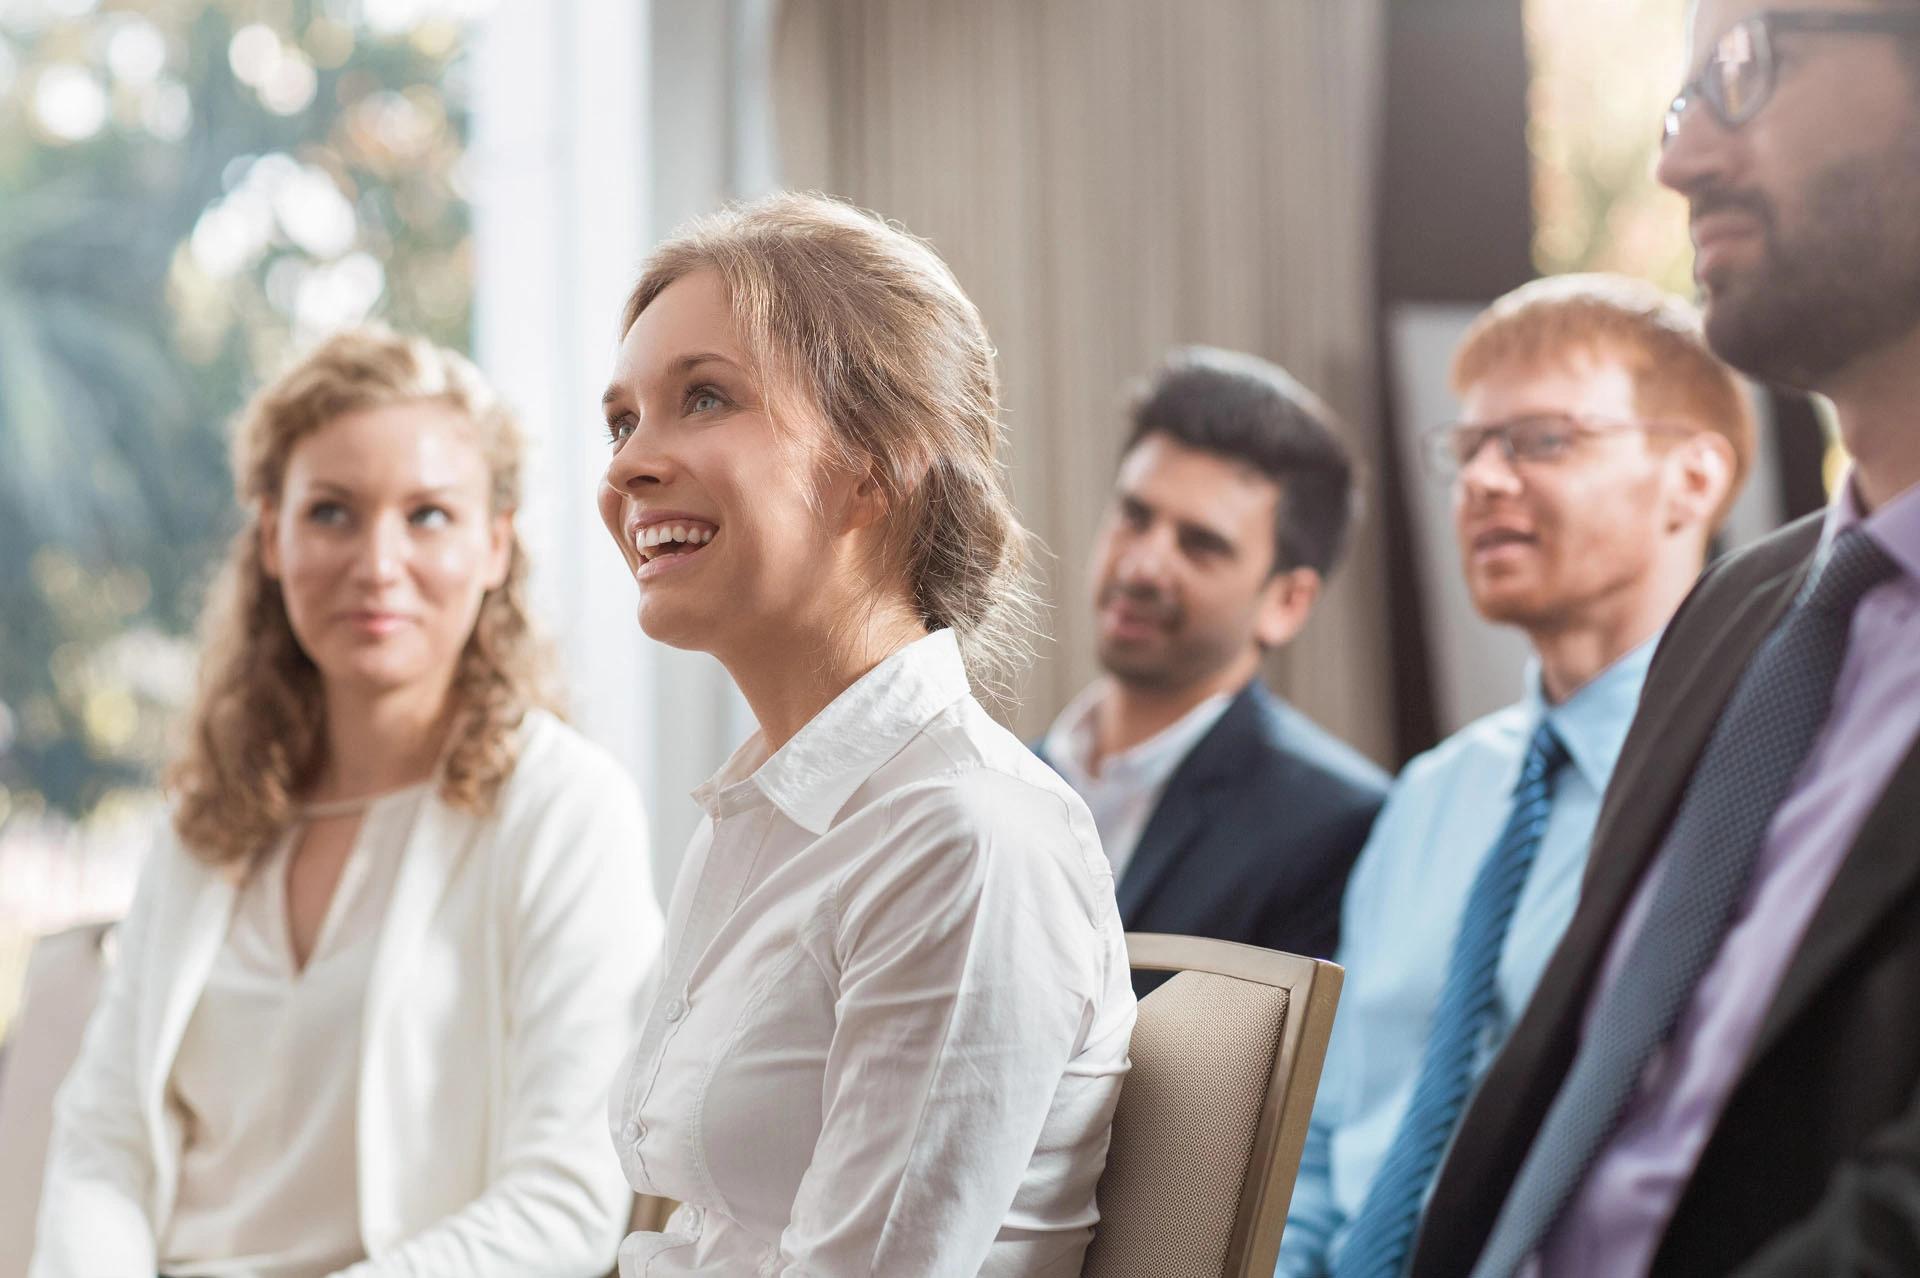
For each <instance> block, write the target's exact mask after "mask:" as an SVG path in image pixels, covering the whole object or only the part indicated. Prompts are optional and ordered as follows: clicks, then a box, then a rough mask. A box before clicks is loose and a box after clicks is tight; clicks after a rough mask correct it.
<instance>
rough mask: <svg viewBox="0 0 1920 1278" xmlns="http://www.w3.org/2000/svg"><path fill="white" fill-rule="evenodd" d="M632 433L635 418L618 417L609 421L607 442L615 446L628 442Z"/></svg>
mask: <svg viewBox="0 0 1920 1278" xmlns="http://www.w3.org/2000/svg"><path fill="white" fill-rule="evenodd" d="M632 434H633V419H632V418H631V417H617V418H615V419H614V420H612V421H610V422H608V423H607V442H608V443H609V444H612V445H613V446H614V447H615V448H618V447H619V446H620V445H622V444H624V443H626V442H627V437H628V436H630V435H632Z"/></svg>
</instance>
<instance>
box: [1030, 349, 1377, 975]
mask: <svg viewBox="0 0 1920 1278" xmlns="http://www.w3.org/2000/svg"><path fill="white" fill-rule="evenodd" d="M1132 419H1133V420H1132V428H1131V434H1130V436H1129V438H1128V442H1127V447H1126V451H1125V454H1124V456H1123V458H1122V460H1121V464H1120V472H1119V476H1118V479H1117V480H1116V483H1115V487H1114V497H1113V504H1112V506H1111V508H1110V510H1109V512H1108V515H1107V519H1106V522H1105V524H1104V525H1103V527H1102V529H1101V532H1100V540H1099V544H1098V548H1097V550H1096V552H1095V556H1094V566H1093V589H1094V602H1095V606H1096V608H1097V610H1098V614H1099V615H1098V627H1099V655H1100V664H1101V666H1102V667H1103V668H1104V669H1105V671H1106V675H1105V677H1104V678H1103V679H1101V680H1100V681H1099V682H1098V683H1096V684H1095V685H1094V686H1093V687H1091V688H1089V689H1088V690H1087V691H1086V692H1085V693H1084V694H1082V695H1081V696H1080V697H1079V698H1078V699H1076V700H1075V702H1074V703H1073V704H1072V705H1071V706H1069V707H1068V709H1067V710H1066V712H1065V713H1063V714H1062V715H1061V716H1060V719H1059V720H1058V722H1056V724H1055V725H1054V727H1053V730H1052V731H1051V732H1050V733H1049V734H1048V736H1047V738H1046V740H1045V742H1044V743H1043V744H1042V746H1041V754H1042V757H1044V758H1045V759H1046V760H1047V761H1048V762H1049V763H1051V764H1052V765H1053V766H1054V767H1055V768H1056V769H1058V770H1059V771H1060V773H1061V775H1062V776H1064V777H1065V778H1066V779H1067V781H1068V782H1069V783H1070V784H1072V785H1073V786H1074V788H1075V789H1076V790H1078V791H1079V792H1080V794H1081V795H1082V797H1084V798H1085V799H1086V800H1087V804H1088V807H1089V808H1091V809H1092V811H1093V815H1094V821H1095V823H1096V824H1097V825H1098V826H1099V827H1100V837H1101V842H1102V844H1103V845H1104V847H1105V848H1106V852H1107V856H1108V857H1109V859H1111V860H1112V862H1113V864H1114V877H1115V880H1116V882H1117V884H1118V891H1119V898H1120V916H1121V919H1122V920H1123V921H1124V922H1125V924H1126V927H1127V929H1128V930H1129V931H1144V932H1176V933H1181V934H1185V935H1192V936H1208V937H1216V938H1219V939H1223V940H1230V941H1245V942H1248V943H1250V944H1254V945H1263V946H1266V947H1268V948H1271V949H1277V950H1286V951H1288V952H1290V953H1295V954H1308V955H1314V956H1316V957H1322V958H1324V957H1328V956H1330V955H1331V954H1332V953H1333V949H1334V945H1335V943H1336V941H1337V939H1338V933H1339V920H1340V893H1341V890H1342V888H1343V887H1344V885H1345V883H1346V879H1347V872H1348V870H1349V869H1350V868H1351V867H1352V865H1353V859H1354V857H1355V856H1356V855H1358V854H1359V851H1360V847H1361V845H1362V844H1363V843H1364V842H1365V841H1366V837H1367V830H1368V828H1369V827H1370V826H1371V825H1372V822H1373V816H1374V813H1375V812H1376V811H1377V810H1378V809H1379V807H1380V802H1381V799H1382V797H1383V796H1384V793H1385V788H1386V777H1385V776H1384V775H1383V774H1382V773H1381V772H1380V770H1379V769H1378V768H1376V767H1375V766H1374V765H1373V764H1371V763H1369V762H1368V761H1367V760H1366V759H1364V758H1362V757H1361V756H1360V755H1359V754H1358V753H1357V752H1355V751H1354V750H1353V749H1352V748H1351V747H1349V746H1347V745H1345V744H1344V743H1342V742H1340V741H1338V740H1336V739H1335V738H1333V737H1332V736H1331V735H1329V734H1328V733H1327V732H1326V731H1325V730H1323V729H1321V728H1320V727H1318V726H1316V725H1315V724H1314V723H1312V722H1311V721H1310V720H1308V719H1307V718H1306V716H1304V715H1302V714H1301V713H1300V712H1299V711H1297V710H1295V709H1293V708H1292V707H1290V706H1288V705H1287V704H1286V703H1285V702H1284V701H1282V700H1281V699H1280V698H1278V697H1276V696H1274V695H1273V694H1272V693H1271V692H1269V691H1267V689H1266V688H1265V687H1263V686H1262V685H1261V683H1260V680H1259V677H1258V676H1259V670H1260V662H1261V657H1262V656H1263V654H1265V653H1266V652H1268V651H1270V650H1272V649H1274V648H1277V647H1279V646H1280V645H1282V644H1284V643H1286V642H1288V641H1289V640H1290V639H1292V638H1293V637H1294V636H1295V635H1296V634H1298V633H1299V632H1300V628H1301V627H1302V626H1304V625H1305V624H1306V621H1307V618H1308V615H1309V614H1310V613H1311V612H1312V610H1313V605H1314V601H1315V600H1316V599H1317V598H1318V597H1319V593H1320V589H1321V586H1322V584H1323V583H1324V581H1325V580H1326V577H1327V574H1328V573H1330V572H1331V571H1332V570H1333V566H1334V564H1335V562H1336V561H1337V560H1338V559H1339V556H1340V551H1341V547H1342V543H1343V542H1344V541H1345V539H1346V534H1347V526H1348V523H1349V521H1350V519H1351V516H1352V509H1353V501H1354V498H1353V473H1352V471H1353V468H1352V464H1351V462H1350V461H1349V459H1348V456H1347V452H1346V449H1345V448H1344V447H1343V445H1342V444H1341V442H1340V440H1339V437H1338V435H1337V434H1336V428H1335V427H1334V425H1333V419H1332V416H1331V414H1330V413H1328V411H1327V410H1326V408H1325V407H1324V406H1322V405H1321V403H1320V402H1319V400H1318V399H1316V398H1315V397H1314V396H1313V395H1312V394H1311V393H1309V392H1308V391H1307V390H1306V389H1305V388H1304V387H1302V386H1300V384H1299V383H1297V382H1296V381H1294V380H1293V378H1291V377H1289V376H1288V375H1287V374H1286V373H1285V372H1283V371H1282V370H1281V369H1279V368H1276V367H1275V366H1273V365H1272V364H1269V363H1267V362H1265V361H1263V360H1258V359H1255V358H1253V357H1251V356H1246V355H1236V354H1232V353H1229V352H1226V351H1217V350H1210V349H1205V348H1194V349H1189V350H1184V351H1180V352H1177V353H1176V354H1175V355H1174V356H1173V357H1172V359H1170V360H1169V361H1168V363H1167V364H1166V365H1165V366H1164V367H1163V368H1162V369H1161V370H1160V372H1159V373H1158V374H1157V375H1156V376H1155V377H1154V378H1153V379H1152V380H1151V381H1150V382H1149V383H1148V384H1147V385H1146V387H1145V388H1144V389H1143V390H1142V392H1141V393H1140V394H1139V395H1137V396H1136V397H1135V400H1134V403H1133V408H1132Z"/></svg>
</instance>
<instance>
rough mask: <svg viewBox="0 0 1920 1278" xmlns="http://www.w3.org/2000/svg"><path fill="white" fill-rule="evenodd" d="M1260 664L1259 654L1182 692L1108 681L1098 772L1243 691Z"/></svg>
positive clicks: (1096, 747)
mask: <svg viewBox="0 0 1920 1278" xmlns="http://www.w3.org/2000/svg"><path fill="white" fill-rule="evenodd" d="M1259 665H1260V658H1259V654H1257V653H1255V654H1254V655H1253V656H1251V657H1250V658H1247V659H1245V660H1242V661H1236V662H1233V663H1232V664H1231V665H1228V666H1225V667H1223V668H1222V669H1220V670H1217V671H1215V672H1213V673H1212V674H1210V675H1208V676H1206V677H1205V678H1202V679H1197V680H1195V681H1194V682H1192V683H1190V684H1183V685H1181V686H1180V687H1177V688H1168V687H1158V686H1152V685H1145V686H1143V685H1140V684H1134V683H1125V682H1123V681H1121V680H1119V679H1116V678H1112V677H1109V678H1108V680H1107V692H1106V695H1105V696H1103V697H1102V698H1100V703H1099V705H1097V706H1096V707H1094V714H1093V759H1092V765H1093V771H1094V772H1095V773H1096V774H1097V773H1098V772H1099V771H1100V768H1101V767H1102V765H1104V764H1105V763H1106V761H1107V760H1108V759H1110V758H1112V757H1113V756H1114V755H1116V754H1124V753H1125V752H1127V751H1128V750H1131V749H1133V747H1135V746H1137V745H1139V744H1140V743H1141V742H1143V741H1150V740H1152V739H1153V738H1154V737H1157V736H1159V735H1160V734H1161V733H1162V732H1165V731H1166V730H1167V729H1168V728H1171V727H1172V726H1173V725H1174V724H1176V723H1178V722H1180V720H1182V719H1184V718H1186V717H1187V715H1188V714H1190V713H1192V711H1193V709H1194V707H1196V706H1198V705H1199V704H1200V703H1201V702H1203V701H1206V700H1207V699H1209V698H1211V697H1216V696H1219V695H1221V694H1222V693H1234V692H1238V691H1239V690H1240V689H1241V688H1243V687H1245V686H1246V683H1247V681H1248V680H1249V679H1251V678H1253V677H1254V675H1255V674H1256V673H1257V672H1258V670H1259Z"/></svg>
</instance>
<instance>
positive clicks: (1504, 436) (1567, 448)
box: [1423, 413, 1693, 482]
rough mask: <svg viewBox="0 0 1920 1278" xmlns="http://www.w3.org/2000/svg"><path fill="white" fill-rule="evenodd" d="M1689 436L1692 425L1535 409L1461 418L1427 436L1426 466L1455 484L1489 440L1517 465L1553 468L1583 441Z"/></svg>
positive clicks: (1508, 463)
mask: <svg viewBox="0 0 1920 1278" xmlns="http://www.w3.org/2000/svg"><path fill="white" fill-rule="evenodd" d="M1634 430H1638V431H1646V432H1648V433H1650V434H1678V435H1690V434H1692V433H1693V427H1691V426H1681V425H1678V424H1676V423H1673V422H1641V421H1626V420H1620V421H1615V420H1612V419H1610V418H1602V417H1582V416H1577V415H1575V414H1572V413H1533V414H1529V415H1528V416H1525V417H1514V418H1510V419H1508V420H1507V421H1504V422H1489V423H1486V424H1484V425H1483V424H1479V423H1473V422H1459V423H1456V424H1453V425H1448V426H1440V427H1436V428H1435V429H1433V430H1430V431H1428V432H1427V434H1426V438H1425V445H1426V446H1425V448H1424V450H1423V451H1424V452H1425V454H1426V459H1427V466H1428V468H1429V469H1430V470H1431V471H1432V472H1433V474H1434V476H1435V477H1436V478H1438V479H1441V480H1445V481H1448V482H1451V481H1452V480H1454V479H1455V478H1456V477H1458V475H1459V474H1460V472H1461V471H1463V470H1465V469H1466V468H1467V466H1468V464H1469V463H1471V462H1472V461H1473V459H1474V458H1475V457H1478V456H1479V455H1480V450H1481V449H1483V448H1485V447H1486V446H1487V445H1488V444H1489V443H1491V444H1494V445H1496V446H1497V447H1498V448H1499V449H1500V456H1501V457H1502V458H1504V459H1505V460H1506V463H1507V465H1509V466H1513V467H1526V466H1535V467H1538V466H1551V465H1555V464H1557V463H1559V462H1564V461H1566V460H1567V459H1568V458H1569V457H1571V456H1572V455H1573V454H1574V453H1575V452H1576V451H1577V450H1578V449H1579V447H1580V443H1581V441H1582V440H1586V439H1591V438H1593V437H1595V436H1598V435H1616V434H1621V433H1623V432H1626V431H1634Z"/></svg>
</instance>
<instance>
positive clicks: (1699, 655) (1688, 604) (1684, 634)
mask: <svg viewBox="0 0 1920 1278" xmlns="http://www.w3.org/2000/svg"><path fill="white" fill-rule="evenodd" d="M1824 521H1825V512H1824V511H1815V512H1814V513H1812V514H1811V515H1806V516H1803V517H1802V518H1800V519H1797V520H1795V521H1794V522H1793V523H1790V524H1788V525H1787V526H1786V527H1784V528H1781V529H1779V530H1778V531H1776V532H1773V533H1770V534H1768V535H1767V536H1765V537H1762V538H1761V539H1760V540H1758V541H1756V542H1754V543H1753V544H1752V545H1749V546H1744V547H1742V548H1741V549H1739V550H1736V551H1734V552H1732V553H1730V554H1726V555H1722V556H1721V557H1720V558H1719V559H1716V560H1715V561H1714V562H1713V563H1711V564H1709V565H1708V566H1707V569H1706V571H1705V572H1703V573H1702V574H1701V575H1700V580H1699V581H1697V582H1695V583H1694V587H1693V589H1692V590H1691V591H1690V592H1689V593H1688V595H1687V597H1686V598H1685V599H1684V600H1682V601H1681V604H1680V607H1679V609H1678V611H1676V612H1675V613H1674V615H1673V619H1672V620H1671V621H1669V622H1668V624H1667V628H1666V631H1665V633H1664V634H1662V636H1661V638H1660V646H1659V648H1658V649H1657V650H1656V651H1655V653H1654V662H1653V669H1652V670H1651V671H1649V674H1648V681H1649V683H1650V684H1652V683H1655V682H1656V681H1657V677H1659V676H1662V675H1669V676H1670V675H1671V673H1672V672H1673V671H1674V670H1676V669H1686V668H1690V667H1691V666H1692V665H1693V664H1695V662H1697V661H1699V660H1703V659H1705V660H1710V659H1711V654H1712V652H1713V651H1714V650H1715V649H1717V648H1718V646H1719V644H1720V642H1721V641H1723V640H1726V639H1729V638H1731V637H1732V636H1733V635H1735V634H1737V633H1739V632H1738V630H1737V629H1736V630H1729V629H1728V627H1727V622H1728V620H1729V619H1730V618H1732V617H1733V616H1734V615H1735V614H1736V613H1737V611H1738V610H1739V609H1740V608H1741V607H1742V606H1743V605H1744V604H1746V603H1747V601H1748V600H1750V599H1751V598H1753V597H1754V596H1755V595H1756V594H1758V593H1761V592H1768V591H1778V590H1781V589H1783V588H1784V584H1785V582H1786V581H1787V580H1788V579H1790V578H1792V577H1793V576H1794V575H1795V574H1797V573H1799V572H1801V571H1802V570H1804V569H1805V567H1806V565H1807V564H1808V562H1809V561H1810V560H1811V559H1812V558H1813V555H1814V552H1815V551H1816V550H1817V549H1818V548H1819V545H1820V532H1821V528H1822V526H1823V524H1824ZM1754 615H1755V617H1759V616H1760V614H1757V613H1756V614H1754ZM1676 658H1677V660H1676Z"/></svg>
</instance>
